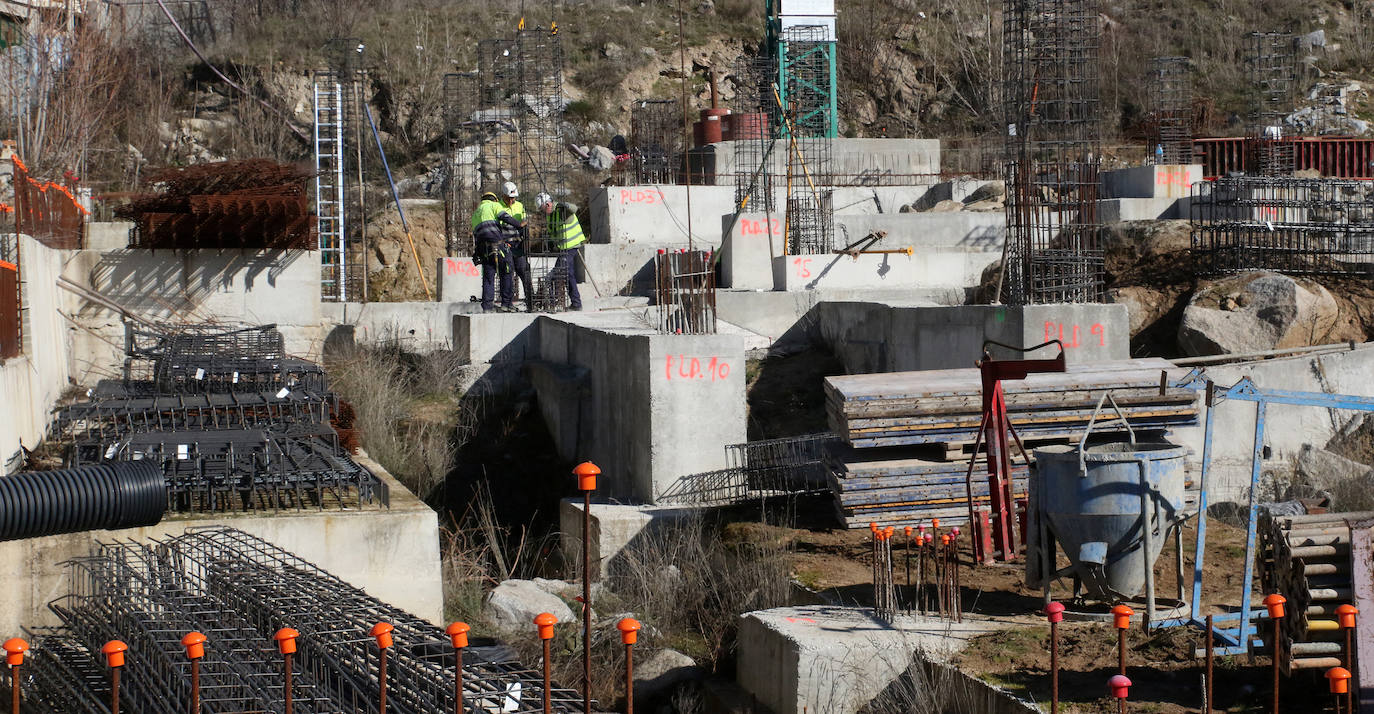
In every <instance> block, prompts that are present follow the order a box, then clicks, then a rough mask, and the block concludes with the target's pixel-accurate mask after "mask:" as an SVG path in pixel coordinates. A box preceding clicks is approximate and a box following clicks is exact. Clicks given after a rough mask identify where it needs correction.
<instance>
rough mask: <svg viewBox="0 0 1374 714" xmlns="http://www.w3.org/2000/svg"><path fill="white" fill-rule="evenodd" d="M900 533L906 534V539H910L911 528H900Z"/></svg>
mask: <svg viewBox="0 0 1374 714" xmlns="http://www.w3.org/2000/svg"><path fill="white" fill-rule="evenodd" d="M902 532H903V533H905V534H906V537H908V538H910V537H911V526H906V527H904V528H902Z"/></svg>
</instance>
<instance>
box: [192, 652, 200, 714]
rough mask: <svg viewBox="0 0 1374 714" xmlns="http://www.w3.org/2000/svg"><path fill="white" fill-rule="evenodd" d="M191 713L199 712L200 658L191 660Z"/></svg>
mask: <svg viewBox="0 0 1374 714" xmlns="http://www.w3.org/2000/svg"><path fill="white" fill-rule="evenodd" d="M191 714H200V658H199V657H197V658H196V659H193V660H191Z"/></svg>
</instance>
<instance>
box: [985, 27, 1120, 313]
mask: <svg viewBox="0 0 1374 714" xmlns="http://www.w3.org/2000/svg"><path fill="white" fill-rule="evenodd" d="M1100 22H1101V20H1100V12H1099V7H1098V0H1007V1H1006V3H1005V5H1004V10H1003V33H1004V37H1005V42H1004V45H1003V73H1004V74H1003V81H1002V92H1003V116H1004V126H1005V128H1006V137H1005V138H1006V141H1005V164H1004V176H1005V181H1006V186H1007V200H1006V214H1007V239H1006V248H1005V253H1004V255H1005V259H1004V261H1003V277H1002V283H1003V285H1002V287H1003V289H1002V295H1001V296H1000V297H1001V298H1002V299H1004V300H1005V301H1006V302H1007V303H1009V304H1013V305H1025V304H1031V303H1057V302H1070V303H1073V302H1097V301H1099V300H1101V298H1102V289H1103V271H1104V257H1103V252H1102V247H1101V245H1100V235H1099V233H1100V226H1099V225H1098V220H1097V194H1098V169H1099V163H1100V154H1101V149H1100V144H1101V126H1100V121H1101V119H1100V109H1101V100H1100V97H1099V93H1100V88H1099V76H1098V72H1099V67H1098V54H1099V50H1100V46H1101V35H1102V30H1101V26H1100Z"/></svg>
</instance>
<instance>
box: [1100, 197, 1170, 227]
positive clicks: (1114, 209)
mask: <svg viewBox="0 0 1374 714" xmlns="http://www.w3.org/2000/svg"><path fill="white" fill-rule="evenodd" d="M1187 217H1188V199H1186V198H1106V199H1102V200H1100V201H1098V202H1097V219H1098V220H1099V221H1101V222H1102V223H1117V222H1119V221H1154V220H1162V219H1169V218H1187Z"/></svg>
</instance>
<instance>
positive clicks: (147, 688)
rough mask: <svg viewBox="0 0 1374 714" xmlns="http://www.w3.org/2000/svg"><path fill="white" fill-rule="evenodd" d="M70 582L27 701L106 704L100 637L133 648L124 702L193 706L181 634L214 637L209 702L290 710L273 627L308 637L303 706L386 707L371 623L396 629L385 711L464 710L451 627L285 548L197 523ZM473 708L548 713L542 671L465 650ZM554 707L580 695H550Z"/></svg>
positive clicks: (44, 706) (303, 649) (301, 674)
mask: <svg viewBox="0 0 1374 714" xmlns="http://www.w3.org/2000/svg"><path fill="white" fill-rule="evenodd" d="M68 568H69V570H70V573H71V583H72V585H71V587H72V590H71V592H70V593H68V594H67V595H66V596H64V597H62V598H59V599H58V600H56V601H54V602H53V604H52V606H51V608H52V610H53V612H54V613H55V614H56V615H57V616H58V618H59V619H60V621H61V623H62V624H61V627H59V628H55V629H45V630H38V631H33V632H31V633H30V639H31V642H32V643H33V645H34V646H33V656H32V659H31V660H30V661H31V663H32V664H31V665H30V666H29V667H27V668H26V672H27V674H29V675H30V676H29V677H28V678H27V679H26V680H25V682H24V688H25V692H24V695H25V706H26V711H29V710H30V708H32V710H34V711H39V712H54V713H56V712H62V713H63V714H84V713H87V712H89V713H91V714H97V713H104V712H107V711H108V709H107V708H106V703H107V702H108V701H109V698H110V690H109V686H108V684H107V683H106V682H107V680H106V673H107V671H108V670H106V669H105V668H104V667H103V666H102V665H100V664H99V663H100V662H101V661H102V660H101V658H100V654H99V652H100V647H101V645H102V644H104V643H105V642H106V641H108V640H111V639H120V640H123V641H124V642H126V643H128V645H129V651H130V654H129V657H128V660H127V664H126V665H125V672H124V674H123V676H122V678H121V691H120V702H121V707H122V708H124V709H126V710H127V711H134V712H140V713H147V714H155V713H161V712H167V713H169V714H170V713H173V712H176V713H179V712H184V711H186V702H187V701H189V691H190V686H191V685H190V677H189V670H190V662H189V660H188V659H187V658H186V654H185V649H184V648H183V646H182V644H181V637H182V635H184V634H186V633H188V632H191V631H198V632H203V633H205V634H206V635H207V636H208V638H209V641H208V642H207V643H206V647H205V657H204V658H203V659H202V660H201V665H200V667H201V670H200V688H201V689H200V702H201V705H202V711H205V712H245V713H246V712H280V711H283V701H284V697H283V693H284V684H283V676H282V661H281V656H280V655H278V654H277V652H276V650H275V648H274V647H273V646H272V639H271V636H272V633H273V632H275V631H276V630H277V629H279V628H281V627H291V628H293V629H296V630H298V631H299V632H300V633H301V636H300V640H299V649H298V651H297V653H296V654H295V660H296V663H297V667H296V671H295V672H294V676H293V682H292V693H293V706H294V708H295V711H297V712H376V711H378V699H379V697H378V695H379V688H380V685H379V678H378V662H377V648H376V645H375V644H374V643H373V640H372V638H370V637H368V636H367V632H368V630H369V628H371V627H372V625H374V624H376V623H378V622H386V623H389V624H391V625H392V626H394V628H395V629H394V631H393V637H394V639H395V642H396V646H395V647H393V648H392V649H391V650H390V655H389V657H388V660H389V661H388V666H387V682H386V687H387V711H388V712H390V713H392V714H409V713H414V714H421V713H424V714H429V713H431V712H442V711H453V710H454V704H455V702H454V684H455V673H454V667H453V654H452V652H453V650H452V648H451V647H450V646H449V642H448V637H447V636H446V635H445V634H444V632H443V631H442V630H440V629H439V628H438V627H435V626H434V625H431V624H429V623H427V622H424V621H423V620H420V619H419V618H417V617H415V616H413V615H411V614H409V613H407V612H404V611H402V610H399V609H397V608H394V607H392V606H390V605H387V604H385V603H383V602H381V601H380V600H377V599H376V598H373V597H369V596H368V595H367V594H366V593H364V592H363V591H362V590H359V589H357V588H355V587H352V586H351V585H349V584H348V583H346V582H344V581H342V580H340V579H338V578H337V577H334V576H333V575H331V574H329V573H328V572H325V571H323V570H321V569H320V568H318V567H316V566H315V565H313V564H311V563H309V562H307V561H305V560H302V559H300V558H298V557H296V556H295V555H293V554H291V553H289V552H287V551H284V550H282V549H280V548H277V547H276V546H274V545H272V544H270V543H268V542H266V541H264V540H261V539H259V538H256V537H254V536H250V535H248V534H246V533H243V532H241V531H237V530H234V529H230V528H219V527H216V528H210V529H194V530H191V531H188V532H187V533H186V534H185V535H183V536H181V537H176V538H171V539H168V540H165V541H160V542H153V543H151V544H146V545H145V544H134V543H113V544H105V545H101V546H100V547H99V548H98V550H97V551H96V553H95V554H93V555H92V556H91V557H88V558H80V559H77V560H74V561H71V562H70V563H68ZM463 663H464V666H463V690H464V704H465V706H466V707H467V708H469V709H470V710H471V711H484V712H485V711H492V712H512V713H519V712H538V711H542V707H541V699H542V697H543V679H542V677H541V676H540V675H539V674H537V673H535V672H533V671H530V670H528V669H525V668H524V667H522V666H520V665H519V664H518V663H517V662H515V661H514V659H513V657H511V656H510V654H509V651H508V650H506V649H505V648H503V647H481V646H474V647H469V648H468V649H467V650H466V652H465V656H464V659H463ZM550 694H551V700H552V702H553V708H554V711H559V712H564V711H574V710H576V708H577V707H578V706H579V705H580V704H581V697H580V696H579V695H578V694H577V693H576V692H572V691H569V690H563V689H557V690H552V691H551V692H550Z"/></svg>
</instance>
